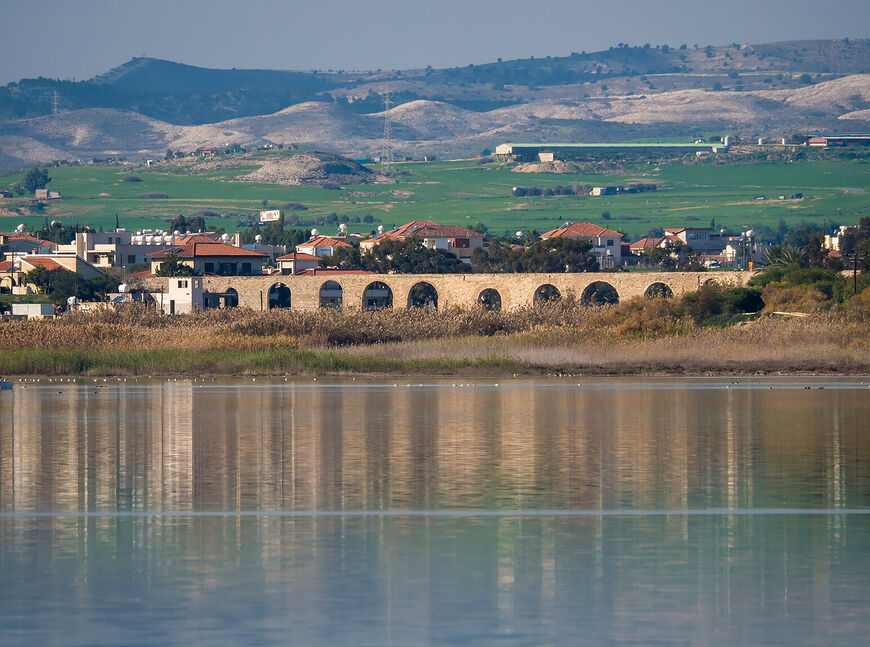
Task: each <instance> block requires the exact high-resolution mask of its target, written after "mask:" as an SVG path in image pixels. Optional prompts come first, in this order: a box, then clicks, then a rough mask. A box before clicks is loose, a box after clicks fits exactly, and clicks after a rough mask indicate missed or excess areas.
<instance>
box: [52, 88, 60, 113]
mask: <svg viewBox="0 0 870 647" xmlns="http://www.w3.org/2000/svg"><path fill="white" fill-rule="evenodd" d="M51 114H53V115H59V114H60V97H59V96H58V94H57V90H55V91H54V94H52V95H51Z"/></svg>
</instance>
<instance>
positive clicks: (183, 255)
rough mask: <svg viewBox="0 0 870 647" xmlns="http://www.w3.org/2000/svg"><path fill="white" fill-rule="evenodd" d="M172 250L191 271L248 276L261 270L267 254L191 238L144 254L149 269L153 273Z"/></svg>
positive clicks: (160, 266) (259, 272) (195, 272)
mask: <svg viewBox="0 0 870 647" xmlns="http://www.w3.org/2000/svg"><path fill="white" fill-rule="evenodd" d="M169 253H174V254H175V255H176V257H177V258H178V262H179V263H181V264H182V265H186V266H187V267H189V268H190V269H192V270H193V273H194V274H219V275H223V276H250V275H258V274H262V273H263V265H265V263H266V261H267V260H268V259H269V257H268V256H267V255H266V254H261V253H260V252H254V251H251V250H249V249H243V248H241V247H234V246H233V245H228V244H226V243H218V242H215V241H211V240H210V241H207V242H206V241H193V242H189V243H187V244H186V245H175V246H171V247H167V248H166V249H163V250H160V251H157V252H152V253H150V254H147V255H146V256H147V258H148V260H149V262H150V263H151V272H152V274H156V273H157V272H158V270H160V269H161V268H162V266H163V263H164V261H165V260H166V255H167V254H169Z"/></svg>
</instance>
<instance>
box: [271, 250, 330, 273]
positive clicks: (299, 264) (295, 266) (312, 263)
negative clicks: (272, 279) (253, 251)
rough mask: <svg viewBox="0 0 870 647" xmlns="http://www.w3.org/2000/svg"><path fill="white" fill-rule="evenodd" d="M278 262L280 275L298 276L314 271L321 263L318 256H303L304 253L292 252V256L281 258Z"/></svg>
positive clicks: (287, 255) (286, 255)
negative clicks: (300, 273) (301, 273)
mask: <svg viewBox="0 0 870 647" xmlns="http://www.w3.org/2000/svg"><path fill="white" fill-rule="evenodd" d="M276 260H277V263H278V271H279V273H280V274H298V273H299V272H303V271H305V270H313V269H315V268H316V267H317V266H318V265H319V262H320V259H319V258H318V257H317V256H314V255H313V254H303V253H302V252H291V253H290V254H285V255H284V256H279V257H278V258H277V259H276Z"/></svg>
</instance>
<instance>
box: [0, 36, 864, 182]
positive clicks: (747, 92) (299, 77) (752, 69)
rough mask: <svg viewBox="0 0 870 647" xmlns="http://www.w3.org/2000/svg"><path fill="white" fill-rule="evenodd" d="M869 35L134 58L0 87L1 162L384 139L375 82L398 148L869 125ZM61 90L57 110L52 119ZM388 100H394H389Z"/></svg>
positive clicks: (366, 147) (342, 145) (363, 151)
mask: <svg viewBox="0 0 870 647" xmlns="http://www.w3.org/2000/svg"><path fill="white" fill-rule="evenodd" d="M862 71H865V72H870V40H861V41H848V40H838V41H796V42H791V43H773V44H767V45H739V44H732V45H729V46H723V47H707V48H700V47H697V48H696V47H694V46H693V47H689V46H682V47H678V48H670V47H667V46H661V47H652V46H644V47H628V46H619V47H615V48H611V49H610V50H607V51H604V52H595V53H591V54H587V53H585V52H580V53H576V52H575V53H573V54H571V55H570V56H567V57H553V58H551V57H547V58H543V59H524V60H519V61H497V62H495V63H488V64H485V65H480V66H475V65H469V66H467V67H463V68H450V69H443V70H435V69H432V68H426V69H422V70H405V71H392V72H383V71H376V72H345V71H327V72H320V71H311V72H300V71H280V70H235V69H233V70H209V69H204V68H198V67H194V66H189V65H183V64H180V63H173V62H170V61H161V60H157V59H146V58H139V59H133V60H131V61H129V62H127V63H125V64H124V65H121V66H119V67H117V68H114V69H112V70H110V71H108V72H106V73H105V74H102V75H99V76H97V77H94V78H93V79H90V80H89V81H82V82H71V81H51V80H47V79H35V80H26V81H21V82H19V83H16V84H9V85H7V86H5V87H3V88H0V114H7V115H8V114H9V113H15V112H24V113H25V114H26V115H27V116H26V117H25V118H18V119H6V120H3V121H0V166H4V167H9V166H17V165H25V164H30V163H33V162H40V163H43V162H49V161H52V160H57V159H77V158H90V157H105V156H107V155H112V156H125V157H132V158H137V159H141V158H142V157H143V156H152V157H154V156H161V157H162V155H163V153H164V152H165V150H166V149H167V148H171V149H173V150H184V151H191V150H194V149H196V148H198V147H201V146H223V145H225V144H226V143H229V142H239V143H242V144H244V145H254V146H258V145H262V144H298V145H300V146H305V147H316V148H318V149H322V150H333V151H337V152H342V153H348V154H353V155H357V156H370V155H373V154H376V153H377V151H378V150H379V149H380V139H381V137H382V135H383V122H384V116H385V115H384V113H383V104H384V97H383V94H384V93H385V91H386V89H387V86H388V85H389V89H390V96H391V100H392V103H393V104H394V107H393V108H392V109H391V110H390V112H389V117H390V121H391V123H392V131H393V137H394V140H395V141H394V143H395V146H396V149H397V152H399V153H403V152H404V153H406V154H419V153H430V154H438V155H465V154H474V153H476V152H478V151H479V150H481V149H482V148H487V147H491V146H493V145H495V144H497V143H499V142H500V141H504V140H508V139H513V140H516V141H523V140H525V141H530V140H543V141H547V140H556V141H566V140H567V141H571V140H588V141H590V140H591V141H608V140H614V139H625V138H636V137H657V136H673V135H682V136H687V135H692V134H696V133H699V134H700V133H702V132H704V130H705V129H724V130H730V131H732V132H735V133H740V134H748V135H754V134H756V133H760V134H763V135H765V136H769V135H773V134H777V133H779V134H787V133H788V132H791V131H793V130H800V131H804V130H806V129H815V130H867V129H868V128H870V123H868V121H870V74H866V73H861V72H862ZM55 91H56V92H57V93H58V96H59V104H60V107H61V111H60V113H59V114H56V115H55V114H50V113H51V104H52V97H53V95H54V92H55ZM396 104H398V105H396Z"/></svg>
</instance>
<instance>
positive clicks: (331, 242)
mask: <svg viewBox="0 0 870 647" xmlns="http://www.w3.org/2000/svg"><path fill="white" fill-rule="evenodd" d="M296 247H350V245H349V244H348V243H346V242H344V241H343V240H338V238H332V237H331V236H318V237H317V238H315V239H314V240H309V241H308V242H307V243H300V244H298V245H296Z"/></svg>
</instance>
